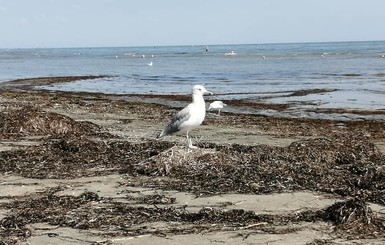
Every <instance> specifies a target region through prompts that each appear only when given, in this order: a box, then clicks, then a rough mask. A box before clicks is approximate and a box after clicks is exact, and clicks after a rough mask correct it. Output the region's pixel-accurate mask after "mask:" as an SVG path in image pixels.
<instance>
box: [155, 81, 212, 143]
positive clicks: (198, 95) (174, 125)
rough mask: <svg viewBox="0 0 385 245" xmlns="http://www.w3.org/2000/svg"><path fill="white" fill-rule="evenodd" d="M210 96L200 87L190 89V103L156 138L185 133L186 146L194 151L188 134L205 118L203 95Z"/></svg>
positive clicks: (208, 92)
mask: <svg viewBox="0 0 385 245" xmlns="http://www.w3.org/2000/svg"><path fill="white" fill-rule="evenodd" d="M205 94H210V95H212V94H213V93H211V92H210V91H207V90H206V89H205V88H204V87H203V86H202V85H195V86H194V87H193V89H192V102H191V103H190V104H189V105H187V106H186V107H185V108H183V109H182V110H181V111H179V112H178V113H177V114H175V115H174V116H173V118H172V120H171V122H170V123H169V124H168V125H167V126H166V127H165V128H164V129H163V130H162V132H160V134H159V135H158V136H157V138H162V137H164V136H166V135H170V134H173V133H176V132H179V131H186V138H187V146H188V148H189V149H196V148H197V147H196V146H193V145H192V142H191V138H190V137H189V132H190V131H191V130H193V129H195V128H197V127H198V126H199V125H201V123H202V122H203V120H204V119H205V116H206V104H205V101H204V99H203V95H205Z"/></svg>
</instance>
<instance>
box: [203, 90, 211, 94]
mask: <svg viewBox="0 0 385 245" xmlns="http://www.w3.org/2000/svg"><path fill="white" fill-rule="evenodd" d="M204 94H205V95H213V93H212V92H210V91H207V90H206V91H205V92H204Z"/></svg>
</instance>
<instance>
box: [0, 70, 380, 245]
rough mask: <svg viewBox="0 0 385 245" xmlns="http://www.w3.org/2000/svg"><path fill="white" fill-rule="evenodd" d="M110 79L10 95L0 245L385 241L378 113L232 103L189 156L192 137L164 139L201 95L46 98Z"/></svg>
mask: <svg viewBox="0 0 385 245" xmlns="http://www.w3.org/2000/svg"><path fill="white" fill-rule="evenodd" d="M97 77H98V76H87V77H56V78H37V79H27V80H18V81H11V82H7V83H1V84H0V89H1V90H0V118H1V120H0V129H1V131H0V155H1V157H0V228H1V229H0V244H60V245H64V244H148V243H151V244H181V243H188V244H215V243H223V244H351V243H356V244H383V243H384V241H385V235H384V234H385V225H384V224H385V214H384V205H385V199H384V193H383V191H384V187H385V186H384V185H385V184H384V181H383V180H384V177H385V176H384V175H385V169H384V166H383V163H384V160H385V157H384V153H385V122H384V121H377V120H370V115H371V114H370V112H368V111H352V110H345V111H344V110H338V111H337V112H336V111H334V112H333V113H335V112H336V113H337V114H339V115H346V114H349V113H352V112H353V114H355V115H365V116H366V119H365V120H362V119H361V120H354V119H352V118H348V120H346V119H345V120H325V119H317V118H313V119H312V118H288V117H279V116H277V115H275V116H266V115H258V114H250V113H247V114H240V113H236V112H239V111H240V110H239V108H244V107H248V108H263V109H266V110H269V109H272V108H273V109H275V110H279V109H280V107H279V105H276V104H274V105H271V104H264V103H260V102H259V101H256V102H255V103H251V102H250V101H247V102H245V101H234V102H233V103H231V101H229V102H227V104H229V106H228V107H229V108H227V109H228V110H227V111H225V110H224V111H222V112H221V116H217V115H216V113H215V112H210V113H208V114H207V117H206V120H205V122H204V123H203V125H202V126H201V127H200V128H199V129H197V130H195V131H193V132H192V136H193V141H194V144H196V145H197V146H199V149H197V150H194V151H193V152H189V153H188V152H186V149H185V148H184V146H185V136H184V135H183V134H177V135H174V136H170V137H167V138H165V139H164V140H155V135H156V134H157V133H158V132H159V131H160V130H161V129H162V127H163V126H164V125H165V124H166V123H167V122H168V120H169V119H170V118H171V116H172V115H173V114H174V113H175V112H177V111H178V110H179V108H180V107H181V106H183V105H184V104H186V103H188V100H189V97H190V96H145V95H124V96H123V95H104V94H91V93H69V92H53V91H38V90H34V87H33V86H34V85H36V84H39V85H44V84H52V83H56V82H68V81H73V80H76V79H86V78H87V79H91V78H97ZM318 92H319V91H318ZM148 101H149V102H150V103H149V102H148ZM246 103H247V105H246ZM281 106H282V109H284V108H286V107H287V106H288V105H281ZM378 113H380V114H381V113H382V111H379V112H378V111H375V112H373V115H375V114H378ZM337 118H339V117H337ZM373 118H375V117H373Z"/></svg>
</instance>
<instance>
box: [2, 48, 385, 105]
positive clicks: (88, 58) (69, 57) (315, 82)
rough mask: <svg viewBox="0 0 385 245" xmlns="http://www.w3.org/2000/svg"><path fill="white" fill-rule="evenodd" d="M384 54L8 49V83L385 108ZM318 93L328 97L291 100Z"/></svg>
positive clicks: (5, 77) (4, 67)
mask: <svg viewBox="0 0 385 245" xmlns="http://www.w3.org/2000/svg"><path fill="white" fill-rule="evenodd" d="M207 49H208V50H207ZM384 55H385V41H372V42H330V43H291V44H247V45H209V46H207V47H206V46H205V45H195V46H168V47H167V46H161V47H159V46H154V47H107V48H47V49H45V48H36V49H9V50H7V49H1V50H0V82H1V81H8V80H12V79H20V78H32V77H46V76H77V75H101V74H103V75H110V77H108V78H102V79H95V80H84V81H76V82H71V83H64V84H55V85H52V86H45V87H43V88H45V89H51V90H63V91H86V92H101V93H111V94H189V93H190V91H191V87H192V86H193V85H194V84H202V85H204V86H205V87H206V88H207V89H208V90H210V91H213V92H214V93H215V94H216V97H215V98H216V99H249V100H264V101H266V102H269V103H298V104H301V105H304V104H308V105H309V106H314V105H316V106H317V107H320V108H323V107H324V108H359V109H385V58H384ZM311 89H320V90H324V92H323V93H316V94H312V93H310V94H307V95H303V96H294V97H293V96H287V95H289V94H290V93H292V92H294V91H301V90H311Z"/></svg>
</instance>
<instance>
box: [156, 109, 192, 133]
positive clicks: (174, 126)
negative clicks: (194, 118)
mask: <svg viewBox="0 0 385 245" xmlns="http://www.w3.org/2000/svg"><path fill="white" fill-rule="evenodd" d="M190 117H191V114H190V105H189V106H187V107H185V108H184V109H183V110H181V111H180V112H178V113H177V114H175V115H174V116H173V118H172V120H171V122H170V123H169V124H168V125H167V126H166V127H165V128H164V129H163V130H162V132H160V134H159V135H158V138H161V137H163V136H166V135H169V134H173V133H176V132H178V131H179V130H181V125H182V124H183V123H184V122H186V121H188V120H189V119H190Z"/></svg>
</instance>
